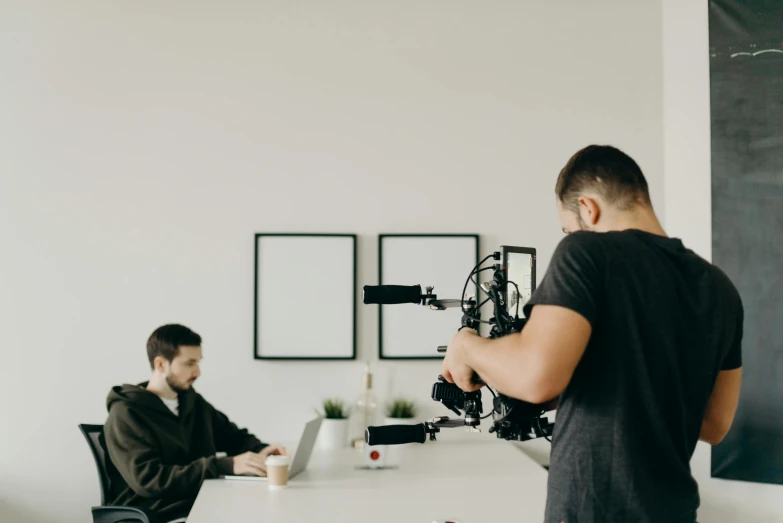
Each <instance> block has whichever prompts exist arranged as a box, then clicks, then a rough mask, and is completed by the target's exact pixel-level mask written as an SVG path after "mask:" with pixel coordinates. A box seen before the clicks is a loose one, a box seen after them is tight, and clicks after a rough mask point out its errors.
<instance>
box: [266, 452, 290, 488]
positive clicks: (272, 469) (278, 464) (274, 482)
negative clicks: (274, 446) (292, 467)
mask: <svg viewBox="0 0 783 523" xmlns="http://www.w3.org/2000/svg"><path fill="white" fill-rule="evenodd" d="M290 463H291V460H290V458H289V457H288V456H278V455H271V456H267V457H266V476H267V478H268V482H269V488H270V489H272V490H276V489H281V488H285V487H286V486H288V465H289V464H290Z"/></svg>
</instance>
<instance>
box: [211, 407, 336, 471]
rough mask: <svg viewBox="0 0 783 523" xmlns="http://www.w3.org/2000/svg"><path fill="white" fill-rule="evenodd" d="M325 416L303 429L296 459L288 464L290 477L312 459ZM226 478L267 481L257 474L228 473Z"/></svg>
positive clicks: (309, 423)
mask: <svg viewBox="0 0 783 523" xmlns="http://www.w3.org/2000/svg"><path fill="white" fill-rule="evenodd" d="M322 420H323V418H320V417H319V418H315V419H314V420H311V421H308V422H307V423H306V424H305V427H304V431H302V437H301V438H300V439H299V445H297V447H296V451H295V452H294V459H292V460H291V464H290V465H289V466H288V479H289V480H290V479H291V478H293V477H295V476H297V475H299V474H301V473H302V472H303V471H304V469H305V468H307V463H308V462H309V461H310V456H311V455H312V453H313V448H314V447H315V440H316V438H317V437H318V430H319V429H320V428H321V421H322ZM225 478H226V479H242V480H250V481H266V480H267V478H266V476H256V475H255V474H247V475H241V476H233V475H227V476H225Z"/></svg>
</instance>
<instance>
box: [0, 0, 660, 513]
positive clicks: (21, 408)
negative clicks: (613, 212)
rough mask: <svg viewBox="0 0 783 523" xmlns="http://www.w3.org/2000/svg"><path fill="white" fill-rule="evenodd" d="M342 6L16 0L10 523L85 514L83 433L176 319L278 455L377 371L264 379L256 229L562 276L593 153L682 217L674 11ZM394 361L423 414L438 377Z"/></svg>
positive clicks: (89, 485) (362, 332) (301, 368)
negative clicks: (379, 240)
mask: <svg viewBox="0 0 783 523" xmlns="http://www.w3.org/2000/svg"><path fill="white" fill-rule="evenodd" d="M250 4H252V5H250ZM328 4H329V5H328V6H327V2H317V1H312V2H309V3H308V5H307V6H305V5H303V4H302V3H301V2H299V3H297V6H294V5H293V3H290V2H274V3H273V2H266V3H263V5H262V3H260V2H255V3H252V2H246V3H241V2H233V3H231V2H188V3H187V4H184V3H179V4H175V3H173V2H152V1H137V2H122V3H118V2H101V1H97V0H95V1H91V2H88V1H84V0H81V1H70V2H56V1H50V2H48V3H44V2H28V1H26V0H17V1H9V0H6V1H4V2H3V15H2V17H0V65H2V75H3V76H2V81H0V213H2V219H1V220H0V245H1V246H2V256H1V257H0V289H1V290H0V343H1V344H2V345H1V346H2V349H0V350H2V364H1V365H0V397H2V404H1V406H2V412H0V419H2V428H1V429H0V430H2V440H1V443H2V444H0V464H1V466H0V520H3V521H20V522H32V521H35V522H39V521H52V520H56V521H61V522H77V521H80V522H81V521H85V519H86V518H87V517H88V507H89V505H90V504H92V503H96V502H97V501H98V485H97V480H96V476H95V471H94V468H93V464H92V460H91V457H90V455H89V453H88V450H87V447H86V445H85V443H84V442H83V441H82V439H81V436H80V435H79V434H78V432H77V429H76V425H77V423H80V422H101V421H103V419H104V418H105V407H104V401H105V395H106V393H107V391H108V390H109V388H110V387H111V386H112V385H114V384H118V383H122V382H138V381H141V380H143V379H145V378H146V377H147V374H148V369H147V363H146V361H145V353H144V344H145V341H146V338H147V336H148V335H149V334H150V332H151V331H152V330H153V329H154V328H155V327H157V326H158V325H160V324H162V323H164V322H182V323H184V324H186V325H189V326H191V327H192V328H194V329H195V330H196V331H197V332H199V333H200V334H202V336H203V337H204V349H205V357H206V359H205V361H204V365H203V369H202V370H203V377H202V379H201V380H200V381H199V383H198V388H199V390H200V391H201V392H202V393H204V394H205V395H206V396H207V397H208V398H209V399H210V400H211V401H212V402H213V403H214V404H215V405H217V406H218V407H219V408H221V409H223V410H224V411H226V412H227V413H228V414H229V415H230V416H231V417H232V418H234V419H235V420H237V421H238V422H239V423H241V424H244V425H247V426H249V427H250V428H251V429H252V430H254V431H255V432H257V433H258V434H259V435H260V436H261V437H263V438H266V439H272V440H290V439H293V438H295V437H296V436H297V432H298V430H299V428H300V422H301V421H302V420H303V419H304V418H305V417H307V416H308V415H309V414H310V413H311V407H312V406H314V405H315V404H316V403H317V402H318V400H319V399H320V398H322V397H324V396H325V395H340V396H343V397H345V398H352V397H353V396H354V395H355V393H356V392H358V387H359V384H360V373H361V363H360V362H358V361H357V362H350V363H269V362H259V361H253V359H252V357H251V352H252V325H253V323H252V316H253V306H252V303H253V302H252V298H253V294H252V286H253V234H254V233H255V232H262V231H291V232H302V231H318V232H356V233H359V234H360V235H361V236H360V241H359V248H360V251H359V258H360V265H359V271H360V272H359V282H360V285H363V284H367V283H374V282H375V281H376V278H377V275H376V270H377V265H376V236H375V235H376V234H377V233H379V232H471V233H472V232H476V233H480V234H481V235H482V250H483V251H484V252H489V251H490V250H493V249H494V248H496V247H497V246H498V245H500V244H502V243H508V244H522V245H532V246H535V247H537V248H538V249H539V255H540V260H541V269H542V270H541V271H540V273H543V269H544V268H545V265H546V261H547V260H548V258H549V256H550V255H551V252H552V250H553V248H554V246H555V245H556V243H557V242H558V241H559V239H560V237H561V234H560V232H559V225H558V224H557V220H556V213H555V207H554V196H553V186H554V181H555V176H556V175H557V173H558V171H559V169H560V168H561V167H562V165H563V164H564V163H565V161H566V160H567V159H568V157H569V156H570V155H571V154H572V153H573V152H575V151H576V150H577V149H578V148H579V147H581V146H584V145H586V144H588V143H594V142H597V143H613V144H616V145H618V146H620V147H621V148H623V149H625V150H627V152H629V153H630V154H631V155H632V156H634V157H635V158H636V159H637V160H638V161H639V163H640V164H641V166H642V168H643V169H644V170H645V172H646V173H647V175H648V178H649V181H650V186H651V190H652V196H653V200H654V202H655V203H656V204H657V206H658V207H659V210H662V204H663V194H664V193H663V178H662V167H663V154H662V147H663V145H662V140H663V138H662V119H661V113H662V77H661V68H662V65H661V61H662V57H661V54H662V51H661V48H662V46H661V24H660V17H661V14H660V4H659V3H658V2H648V1H641V0H639V1H636V2H629V1H627V0H602V1H597V2H589V3H588V2H583V1H581V0H568V1H566V0H560V1H557V2H516V3H511V2H502V1H496V2H490V1H485V2H470V1H453V0H452V1H439V2H413V1H407V2H383V3H381V2H361V1H348V0H345V1H336V2H328ZM422 283H426V282H422ZM376 317H377V316H376V311H375V309H374V308H362V307H360V309H359V317H358V319H359V322H360V323H359V354H360V357H361V358H371V359H374V358H375V357H376V353H377V330H376V329H377V325H376ZM377 367H378V389H379V390H380V392H384V393H385V392H387V391H389V390H393V391H395V392H406V393H407V394H409V395H418V396H419V397H420V398H421V400H422V404H423V405H427V406H428V407H429V403H428V399H427V398H428V393H429V387H430V385H431V383H432V381H433V379H434V378H435V377H436V375H437V373H438V370H439V365H438V364H437V363H433V362H413V363H396V364H392V363H383V364H382V365H379V366H377ZM430 408H432V407H430ZM443 437H444V439H447V438H451V437H456V436H454V435H451V434H444V436H443Z"/></svg>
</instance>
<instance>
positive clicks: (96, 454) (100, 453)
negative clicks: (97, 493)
mask: <svg viewBox="0 0 783 523" xmlns="http://www.w3.org/2000/svg"><path fill="white" fill-rule="evenodd" d="M79 430H81V431H82V434H83V435H84V439H86V440H87V444H88V445H89V446H90V450H91V451H92V457H93V458H95V466H96V467H97V469H98V477H99V478H100V480H101V505H106V503H107V502H108V501H107V498H108V497H109V495H110V492H111V491H110V490H109V489H110V476H109V467H111V466H112V464H111V458H109V453H108V452H107V451H106V440H105V439H104V437H103V425H79Z"/></svg>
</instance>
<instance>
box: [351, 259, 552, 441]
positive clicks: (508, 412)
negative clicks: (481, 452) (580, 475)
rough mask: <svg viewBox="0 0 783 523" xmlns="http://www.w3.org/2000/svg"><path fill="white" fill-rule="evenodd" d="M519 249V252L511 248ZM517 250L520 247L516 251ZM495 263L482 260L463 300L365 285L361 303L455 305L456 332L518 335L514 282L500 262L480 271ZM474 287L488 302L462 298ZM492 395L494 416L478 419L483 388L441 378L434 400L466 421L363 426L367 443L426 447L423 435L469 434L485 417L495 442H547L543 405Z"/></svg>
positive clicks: (409, 288) (429, 291)
mask: <svg viewBox="0 0 783 523" xmlns="http://www.w3.org/2000/svg"><path fill="white" fill-rule="evenodd" d="M512 249H517V248H512ZM519 249H521V248H519ZM490 258H491V259H493V260H494V261H499V260H500V259H501V253H499V252H495V253H493V254H491V255H489V256H487V257H486V258H484V259H483V260H482V261H481V262H480V263H479V264H478V265H476V266H475V267H474V268H473V270H472V271H471V272H470V274H469V275H468V279H467V280H466V281H465V286H464V288H463V290H462V298H461V299H450V300H441V299H438V297H437V295H436V294H434V293H433V291H434V290H435V289H434V288H433V287H426V289H425V292H422V289H421V286H420V285H413V286H401V285H378V286H369V285H368V286H365V287H364V297H363V301H364V303H365V304H384V305H391V304H401V303H414V304H417V305H423V306H426V307H429V308H430V309H432V310H445V309H448V308H453V307H460V308H461V309H462V321H461V323H462V325H461V326H460V329H463V328H469V329H474V330H476V331H477V332H478V330H479V326H480V325H481V323H486V324H489V325H490V326H491V328H490V333H489V337H490V338H499V337H501V336H506V335H508V334H512V333H515V332H520V331H521V330H522V328H523V327H524V325H525V321H526V320H525V319H523V318H520V317H519V300H518V299H516V300H515V303H514V302H512V303H514V304H515V305H516V312H515V314H514V315H513V316H512V314H511V312H510V310H509V309H510V308H509V307H507V305H506V304H507V303H509V300H508V295H509V293H508V288H509V286H514V287H516V294H515V296H519V288H518V287H517V284H516V283H515V282H513V281H509V280H508V277H507V274H506V273H507V271H506V269H505V268H504V267H503V266H502V265H501V264H499V263H494V264H493V265H491V266H489V267H486V268H483V269H481V268H480V267H481V265H483V264H484V263H485V262H486V261H488V260H489V259H490ZM486 270H492V271H493V277H492V279H491V280H489V281H487V282H484V283H482V284H481V285H479V284H478V282H477V280H476V279H474V276H477V275H478V274H479V273H480V272H483V271H486ZM471 281H472V282H473V283H474V284H476V286H477V288H479V289H481V291H483V292H484V293H485V294H486V295H487V298H486V300H484V301H483V302H481V303H479V302H478V301H477V299H476V297H474V296H466V291H467V288H468V285H469V284H470V282H471ZM489 301H491V302H492V304H493V312H494V314H493V316H492V318H490V320H489V321H483V320H482V319H481V313H480V312H479V309H480V308H481V306H482V305H484V304H485V303H487V302H489ZM445 351H446V346H440V347H438V352H445ZM473 381H474V383H477V384H483V382H482V381H481V378H480V377H479V376H477V375H474V376H473ZM486 388H487V389H488V390H489V391H490V392H491V393H492V395H493V402H492V407H493V409H492V412H491V413H490V414H487V415H485V416H482V402H481V390H476V391H473V392H465V391H463V390H461V389H460V388H459V387H457V386H456V385H455V384H453V383H448V382H447V381H446V380H445V379H444V378H443V376H438V381H437V382H436V383H435V384H434V385H433V386H432V399H433V400H435V401H438V402H440V403H442V404H443V405H444V406H445V407H446V408H448V409H449V410H451V411H452V412H454V413H455V414H457V415H458V416H462V415H463V412H464V417H463V418H461V419H449V418H447V417H438V418H434V419H433V420H432V421H428V422H425V423H420V424H418V425H391V426H385V427H367V430H366V433H365V439H366V441H367V444H368V445H396V444H404V443H424V442H425V441H426V439H427V438H426V436H427V435H429V438H430V440H433V441H434V440H435V434H436V433H437V432H439V431H440V428H453V427H459V426H463V427H468V428H469V429H470V430H478V429H477V427H478V426H479V424H480V423H481V420H482V419H484V418H487V417H489V416H490V415H491V416H492V419H493V421H492V426H491V427H490V429H489V432H490V433H493V432H494V433H496V434H497V437H498V438H501V439H507V440H518V441H525V440H529V439H535V438H540V437H544V438H547V439H549V437H550V436H551V435H552V430H553V428H554V424H553V423H550V422H549V421H548V419H547V418H546V417H545V416H544V414H545V409H544V407H543V406H542V405H534V404H532V403H527V402H524V401H521V400H517V399H514V398H511V397H508V396H505V395H503V394H496V393H495V391H494V390H492V389H491V388H490V387H489V386H487V387H486Z"/></svg>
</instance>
